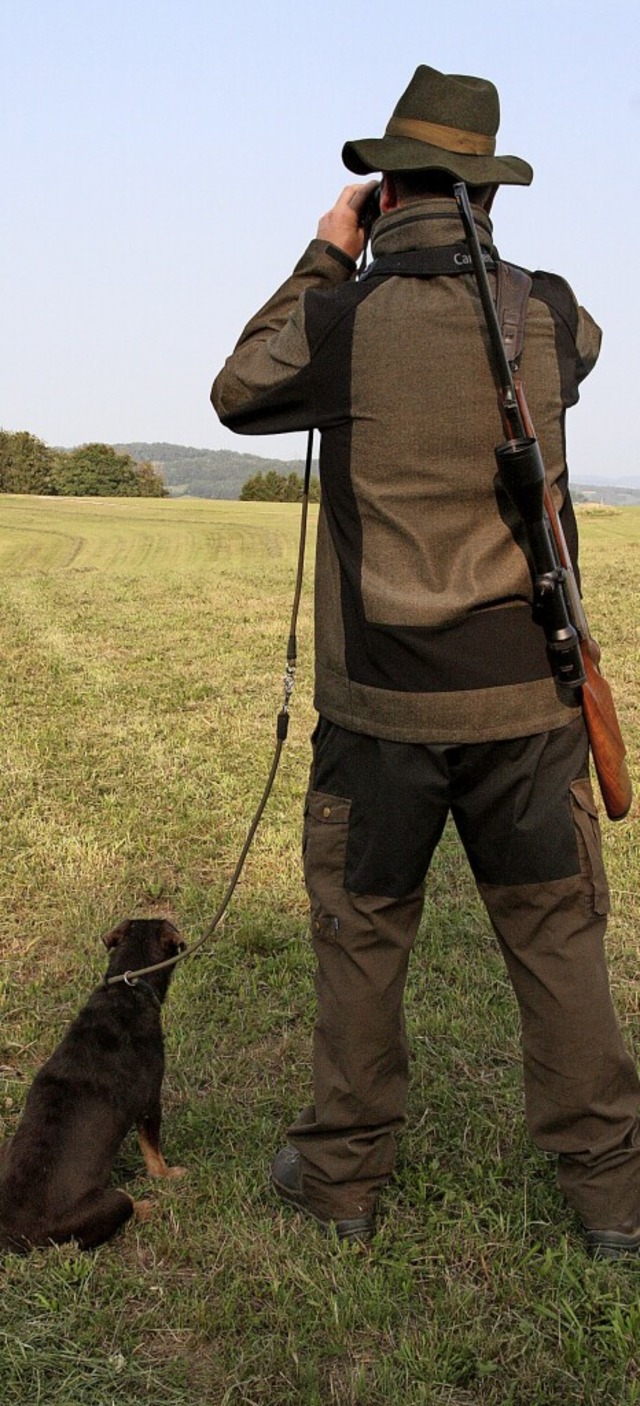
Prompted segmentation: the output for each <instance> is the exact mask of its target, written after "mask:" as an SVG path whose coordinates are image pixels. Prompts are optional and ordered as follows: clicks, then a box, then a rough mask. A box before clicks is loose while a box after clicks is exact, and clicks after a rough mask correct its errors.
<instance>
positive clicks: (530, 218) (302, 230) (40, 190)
mask: <svg viewBox="0 0 640 1406" xmlns="http://www.w3.org/2000/svg"><path fill="white" fill-rule="evenodd" d="M0 54H1V55H2V83H1V87H0V151H1V159H2V174H3V186H4V214H3V220H2V225H3V229H2V233H1V235H0V308H1V321H0V326H1V337H0V425H1V426H2V427H3V428H5V429H9V430H18V429H28V430H30V431H31V432H32V433H34V434H37V435H39V436H40V437H41V438H43V439H44V440H46V441H47V443H49V444H60V445H73V444H78V443H81V442H84V441H87V440H92V439H98V440H105V441H108V442H121V441H125V442H126V441H129V440H167V441H172V442H175V443H180V444H190V445H196V446H202V447H209V448H213V449H219V448H225V447H229V448H234V449H237V450H239V451H241V452H259V453H265V454H269V453H271V454H274V455H276V456H277V457H279V458H287V457H291V456H294V455H295V456H296V457H297V456H299V455H301V454H302V452H303V441H302V438H301V437H299V436H286V437H276V438H273V439H264V438H263V439H259V440H258V439H254V438H247V437H238V436H234V435H231V434H230V433H229V432H227V431H225V430H223V429H222V427H221V426H220V425H219V424H218V422H217V420H216V417H215V415H214V412H213V410H212V409H211V407H210V405H209V398H208V397H209V388H210V383H211V380H212V379H213V376H214V374H215V373H216V371H217V370H218V368H219V366H220V365H221V363H222V361H223V360H224V358H225V356H226V355H227V354H228V352H229V351H230V350H231V348H232V346H233V344H234V342H235V340H236V338H237V336H238V335H239V333H240V331H241V329H242V327H243V325H244V323H245V322H246V321H247V319H248V318H249V316H250V315H251V314H252V313H253V312H254V311H255V310H256V308H257V307H258V306H259V305H260V304H261V303H262V302H263V301H264V300H265V298H266V297H267V296H268V295H269V294H270V293H271V292H272V291H273V289H274V288H275V287H276V286H277V285H278V284H279V283H280V282H281V281H282V279H283V278H284V277H286V275H287V274H288V272H289V271H290V269H291V267H292V265H293V263H294V262H295V260H296V259H297V257H298V256H299V254H300V253H301V252H302V250H303V248H304V247H305V245H306V243H307V240H308V239H309V238H311V237H312V236H313V235H314V233H315V227H316V223H317V218H318V216H319V215H320V214H321V213H322V212H323V211H324V210H325V209H326V208H327V207H329V206H330V205H331V204H332V203H333V200H334V198H335V196H336V195H337V193H338V191H339V190H340V189H341V187H342V186H343V185H344V184H346V182H347V180H349V179H352V178H351V177H349V175H348V173H347V172H346V171H345V169H344V167H343V166H342V162H341V155H340V153H341V149H342V145H343V142H344V141H345V140H347V139H349V138H357V137H369V136H380V135H382V133H383V131H384V128H385V125H386V122H387V120H388V118H389V116H390V114H391V111H392V109H393V107H394V106H395V103H396V101H397V99H398V97H399V96H400V94H401V92H402V91H403V89H404V88H405V87H406V85H407V83H408V81H409V79H410V77H411V75H412V73H413V71H414V69H415V67H416V66H417V64H419V63H428V64H431V65H432V66H433V67H435V68H439V69H442V70H443V71H446V72H455V73H472V74H479V75H481V76H483V77H488V78H491V79H493V81H494V82H495V83H496V84H497V86H498V88H499V90H500V95H501V103H502V123H501V130H500V134H499V138H498V151H499V153H501V154H508V153H511V154H515V155H518V156H522V157H524V158H525V159H526V160H528V161H530V162H531V164H532V165H533V167H534V171H535V177H534V182H533V185H532V186H531V187H530V188H529V189H528V190H527V189H518V190H509V189H505V190H503V191H502V192H501V193H500V195H499V197H498V200H497V202H496V205H495V206H494V218H495V233H496V242H497V244H498V247H499V249H500V252H501V253H502V254H503V255H504V257H505V258H511V259H513V260H514V261H516V262H518V263H522V264H525V265H526V266H528V267H533V268H548V269H552V270H554V271H556V272H559V273H562V274H563V275H564V276H565V277H566V278H567V279H568V280H569V282H570V283H571V284H572V285H573V287H574V289H575V291H576V293H577V295H578V297H579V299H580V301H582V302H584V303H585V305H586V306H587V307H588V308H589V310H590V311H591V312H592V313H593V315H594V316H595V318H596V319H597V321H598V322H600V324H601V325H602V326H603V327H604V332H605V339H604V345H603V352H602V357H601V361H600V363H599V365H598V367H597V368H596V371H595V372H594V374H593V376H592V377H591V378H590V380H589V381H587V382H586V383H585V386H584V388H583V395H582V401H581V404H580V406H579V407H578V408H577V409H576V410H574V411H573V413H572V416H571V417H570V428H569V457H570V465H571V470H572V473H573V477H574V478H575V479H578V480H579V479H580V478H581V477H582V478H584V477H585V476H588V477H590V478H591V479H592V480H594V479H601V480H603V481H604V480H613V479H615V480H618V481H619V480H620V478H621V477H623V476H625V475H636V474H638V473H640V463H639V462H638V451H637V449H635V448H634V447H632V445H635V444H637V442H638V434H637V431H635V430H634V433H633V434H632V433H631V425H632V418H633V413H634V410H635V406H636V403H637V401H638V400H639V399H640V382H639V380H638V363H639V359H640V358H639V351H640V292H639V289H640V181H639V173H638V162H639V155H638V153H639V151H640V140H639V138H640V66H639V58H640V4H639V3H638V0H610V3H609V4H607V5H605V4H603V3H600V0H598V3H595V0H581V3H573V0H509V3H508V4H505V5H503V6H501V5H493V6H491V5H487V4H482V3H480V0H440V3H439V4H437V5H434V4H433V3H429V0H420V2H419V0H395V3H394V2H393V0H389V3H388V4H384V5H383V4H381V3H379V0H369V3H363V0H351V3H348V0H323V3H322V4H321V5H315V4H314V5H311V4H305V3H304V0H301V3H297V0H272V3H271V4H269V3H268V0H262V3H260V0H235V3H232V2H230V0H225V3H224V4H222V3H220V0H0Z"/></svg>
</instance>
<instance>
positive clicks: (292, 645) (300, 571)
mask: <svg viewBox="0 0 640 1406" xmlns="http://www.w3.org/2000/svg"><path fill="white" fill-rule="evenodd" d="M312 458H313V430H309V436H308V440H307V457H306V461H305V467H304V483H303V489H302V508H301V513H300V535H299V539H298V565H297V570H296V584H295V589H294V593H293V604H292V607H291V623H290V626H289V638H288V640H287V663H286V668H285V671H284V675H283V684H284V698H283V701H282V706H281V708H280V711H279V713H278V716H277V719H276V745H275V750H274V754H273V760H272V762H271V768H270V771H269V775H268V777H267V780H266V784H265V787H264V791H263V792H262V796H261V798H260V801H259V803H258V807H257V810H256V812H255V815H254V817H253V820H252V821H251V824H250V826H249V829H248V831H247V837H246V839H245V842H244V844H243V846H242V849H241V851H240V855H239V858H238V862H237V864H236V867H235V869H234V871H233V874H232V876H231V878H230V880H229V883H228V885H227V888H226V890H225V893H224V896H223V898H222V900H221V902H220V904H219V907H218V908H217V910H216V912H215V914H214V916H213V918H212V919H211V922H210V923H209V926H208V927H207V928H206V930H205V931H204V932H203V933H202V936H201V937H199V938H198V940H197V942H194V943H192V945H191V947H186V948H185V949H184V951H183V952H178V953H177V954H176V956H175V957H167V959H166V961H164V962H156V964H155V965H154V966H150V967H140V968H139V969H138V970H137V971H127V972H121V973H119V975H118V976H107V977H105V986H115V985H116V984H117V983H118V982H121V981H124V982H125V983H126V985H127V986H133V987H135V986H136V985H137V983H138V982H139V981H140V978H141V977H145V976H149V974H150V973H151V972H158V971H164V970H165V969H166V968H167V967H174V966H177V964H178V962H184V961H186V959H187V957H193V956H194V955H195V953H196V952H198V951H199V950H200V948H201V947H203V946H204V944H205V942H208V941H209V938H211V937H213V934H214V932H215V930H216V928H217V927H218V925H219V923H220V922H221V921H222V918H223V916H224V914H225V913H226V911H227V908H228V906H229V903H230V902H231V899H232V897H233V894H234V891H235V889H236V886H237V883H238V880H239V878H240V875H241V873H242V870H243V869H244V864H245V860H246V858H247V855H248V853H249V850H250V848H251V845H252V842H253V837H254V835H255V833H256V830H257V829H258V826H259V824H260V821H261V820H262V816H263V813H264V809H265V806H266V804H267V801H268V799H269V796H270V794H271V790H272V788H273V783H274V781H275V779H276V773H277V770H278V766H279V764H280V758H281V756H282V749H283V747H284V744H285V742H286V740H287V733H288V730H289V705H290V702H291V695H292V693H293V690H294V686H295V681H296V666H297V661H298V643H297V635H296V630H297V624H298V613H299V609H300V597H301V595H302V583H303V578H304V559H305V548H306V542H307V520H308V516H309V484H310V480H311V463H312ZM141 985H142V986H145V985H146V983H144V982H141Z"/></svg>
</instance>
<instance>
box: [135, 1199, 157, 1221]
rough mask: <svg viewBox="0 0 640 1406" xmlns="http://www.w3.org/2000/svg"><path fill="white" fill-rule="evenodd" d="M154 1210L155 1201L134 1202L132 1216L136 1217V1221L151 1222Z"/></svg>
mask: <svg viewBox="0 0 640 1406" xmlns="http://www.w3.org/2000/svg"><path fill="white" fill-rule="evenodd" d="M155 1208H156V1203H155V1201H134V1203H133V1214H134V1216H135V1217H136V1220H142V1221H145V1220H151V1217H152V1215H153V1213H154V1211H155Z"/></svg>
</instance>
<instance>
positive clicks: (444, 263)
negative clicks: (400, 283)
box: [360, 244, 497, 282]
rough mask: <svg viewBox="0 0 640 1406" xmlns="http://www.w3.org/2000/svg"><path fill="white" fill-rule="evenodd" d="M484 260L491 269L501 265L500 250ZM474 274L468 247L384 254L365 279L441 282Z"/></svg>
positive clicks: (377, 259) (364, 276)
mask: <svg viewBox="0 0 640 1406" xmlns="http://www.w3.org/2000/svg"><path fill="white" fill-rule="evenodd" d="M482 257H483V259H484V262H485V264H486V266H487V268H489V269H494V268H495V267H496V263H497V253H496V250H495V249H494V250H492V251H491V253H489V251H488V250H486V249H485V250H483V252H482ZM457 273H468V274H472V273H473V266H472V263H471V255H470V253H469V250H468V248H467V246H466V244H445V245H436V246H435V247H434V248H433V249H406V250H404V252H403V253H399V254H380V255H378V256H377V257H376V258H375V259H374V260H373V263H371V264H369V265H368V267H367V268H366V269H365V270H364V273H363V274H362V275H361V278H360V282H362V281H363V279H370V278H392V277H395V278H398V277H399V278H402V277H404V278H437V277H438V275H441V274H446V275H451V274H457Z"/></svg>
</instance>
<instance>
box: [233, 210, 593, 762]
mask: <svg viewBox="0 0 640 1406" xmlns="http://www.w3.org/2000/svg"><path fill="white" fill-rule="evenodd" d="M476 217H477V221H478V226H479V233H480V239H481V243H482V244H483V246H484V248H485V249H486V250H487V251H488V250H490V249H491V247H492V227H491V222H490V220H489V218H488V216H487V215H485V214H484V212H482V214H480V212H478V211H476ZM460 239H461V233H460V222H459V217H458V214H457V209H456V207H455V203H454V202H453V201H451V200H447V199H437V200H429V201H421V202H417V203H415V204H412V205H409V206H405V207H403V208H401V209H399V210H397V211H394V212H393V213H392V214H390V215H386V216H383V217H382V218H381V219H380V220H379V221H378V223H377V225H376V228H375V233H374V241H373V253H374V255H375V256H376V258H379V257H380V256H386V255H389V254H393V255H400V256H404V255H406V254H407V253H408V252H409V251H415V250H432V249H435V248H437V249H447V250H448V249H449V248H450V247H451V246H454V245H455V244H457V243H459V242H460ZM461 265H462V267H463V272H456V273H455V276H454V274H453V270H452V272H451V273H446V274H439V275H436V276H431V277H414V276H407V275H406V273H405V274H399V275H394V274H388V273H387V274H386V275H385V276H380V277H378V276H376V265H375V262H374V264H373V265H372V266H371V269H370V271H369V273H368V276H366V277H365V278H363V279H361V280H357V279H356V277H355V265H354V263H353V261H352V260H351V259H350V258H349V257H348V256H347V255H346V254H344V253H342V251H341V250H339V249H336V248H334V247H333V246H331V245H327V244H325V243H324V242H322V241H319V240H314V241H313V242H312V243H311V244H310V246H309V248H308V249H307V251H306V253H305V254H304V255H303V257H302V259H301V260H300V262H299V263H298V264H297V266H296V268H295V270H294V272H293V274H292V276H291V278H289V279H288V280H287V282H286V283H284V284H283V286H282V287H281V288H280V289H279V290H278V291H277V292H276V293H275V294H274V296H273V297H272V298H271V299H270V300H269V302H268V303H267V304H266V305H265V307H264V308H262V309H261V311H260V312H258V313H257V314H256V316H255V317H254V318H252V320H251V322H250V323H249V324H248V326H247V327H246V328H245V330H244V332H243V334H242V336H241V338H240V340H239V342H238V345H237V347H236V348H235V351H234V352H233V354H232V355H231V356H230V357H229V359H228V361H227V362H226V364H225V366H224V368H223V369H222V371H221V372H220V374H219V375H218V377H217V378H216V381H215V382H214V386H213V390H212V400H213V404H214V406H215V409H216V410H217V412H218V415H219V416H220V419H221V420H222V422H223V424H225V425H227V426H229V427H230V428H231V429H233V430H237V431H239V432H240V433H244V434H252V433H253V434H265V433H270V432H273V433H278V432H281V431H288V430H301V429H309V428H311V427H312V426H317V427H318V428H319V429H320V431H321V450H320V478H321V485H322V503H321V509H320V517H319V526H318V548H317V564H316V597H315V599H316V688H315V703H316V707H317V709H318V711H319V712H320V713H322V714H324V716H326V717H327V718H329V719H331V720H332V721H333V722H336V723H338V724H340V725H341V726H343V727H346V728H350V729H351V730H353V731H357V732H366V733H369V734H372V735H374V736H379V737H384V738H390V739H396V740H399V741H415V742H445V743H446V742H449V743H456V742H458V743H459V742H477V741H487V740H491V739H500V738H507V737H517V736H521V735H524V734H531V733H535V732H543V731H547V730H548V729H550V728H554V727H559V726H562V725H563V724H564V723H566V722H569V721H571V719H572V718H573V717H574V716H575V715H576V710H575V709H574V708H570V707H568V706H567V705H566V703H564V702H562V701H561V700H560V698H559V697H558V695H557V690H556V687H555V684H554V681H553V678H552V676H551V670H550V666H549V663H548V660H547V654H546V647H545V639H544V634H543V631H542V628H541V626H540V625H539V623H537V622H536V621H535V620H534V618H533V614H532V579H531V570H530V567H529V562H528V558H527V554H526V550H525V548H524V544H523V539H522V532H521V528H520V526H519V525H518V524H516V523H515V522H514V521H513V512H512V510H510V508H509V506H508V504H507V502H506V500H505V498H504V495H503V493H502V491H501V489H500V487H499V485H497V483H496V477H495V459H494V448H495V446H496V445H497V444H499V443H500V442H501V441H502V439H503V438H504V435H503V430H502V425H501V419H500V413H499V409H498V404H497V398H496V390H495V384H494V380H493V375H492V369H491V364H490V357H489V349H488V342H487V335H486V331H485V327H484V320H483V316H482V311H481V306H480V302H479V296H478V293H477V288H476V284H475V279H474V278H473V275H472V274H471V271H470V270H468V269H466V268H464V261H463V260H461V259H460V257H459V256H458V264H457V267H458V268H460V266H461ZM532 277H533V287H532V292H531V297H530V300H529V305H528V312H527V324H526V335H525V345H524V354H523V357H522V362H521V368H522V377H523V382H524V385H525V388H526V392H527V400H528V403H529V408H530V411H531V415H532V418H533V421H534V424H535V426H536V429H537V433H538V438H539V440H540V445H541V449H542V454H543V458H544V461H545V466H546V470H547V475H548V479H549V482H550V484H551V485H552V488H553V492H554V496H555V499H556V503H557V506H558V507H559V508H560V509H561V510H562V520H563V525H564V528H565V534H566V535H567V538H568V540H569V543H570V546H571V547H572V549H573V554H574V557H575V556H576V555H577V534H576V530H575V518H574V515H573V510H572V507H571V501H570V498H569V496H568V493H567V472H566V463H565V436H564V416H565V410H566V409H567V407H568V406H570V405H573V404H574V403H575V401H576V400H577V399H578V385H579V383H580V381H581V380H582V379H583V377H584V376H586V375H587V373H588V372H589V371H590V370H591V368H592V367H593V365H594V363H595V361H596V358H597V355H598V351H599V346H600V332H599V329H598V328H597V327H596V325H595V323H594V322H593V320H592V319H591V318H590V316H589V314H588V313H586V312H585V311H584V310H583V309H582V308H580V307H579V306H578V304H577V302H576V300H575V297H574V295H573V293H572V292H571V289H570V288H569V287H568V285H567V284H566V283H565V282H564V280H562V279H560V278H558V277H557V276H556V275H553V274H548V273H540V272H538V273H535V274H533V275H532Z"/></svg>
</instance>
